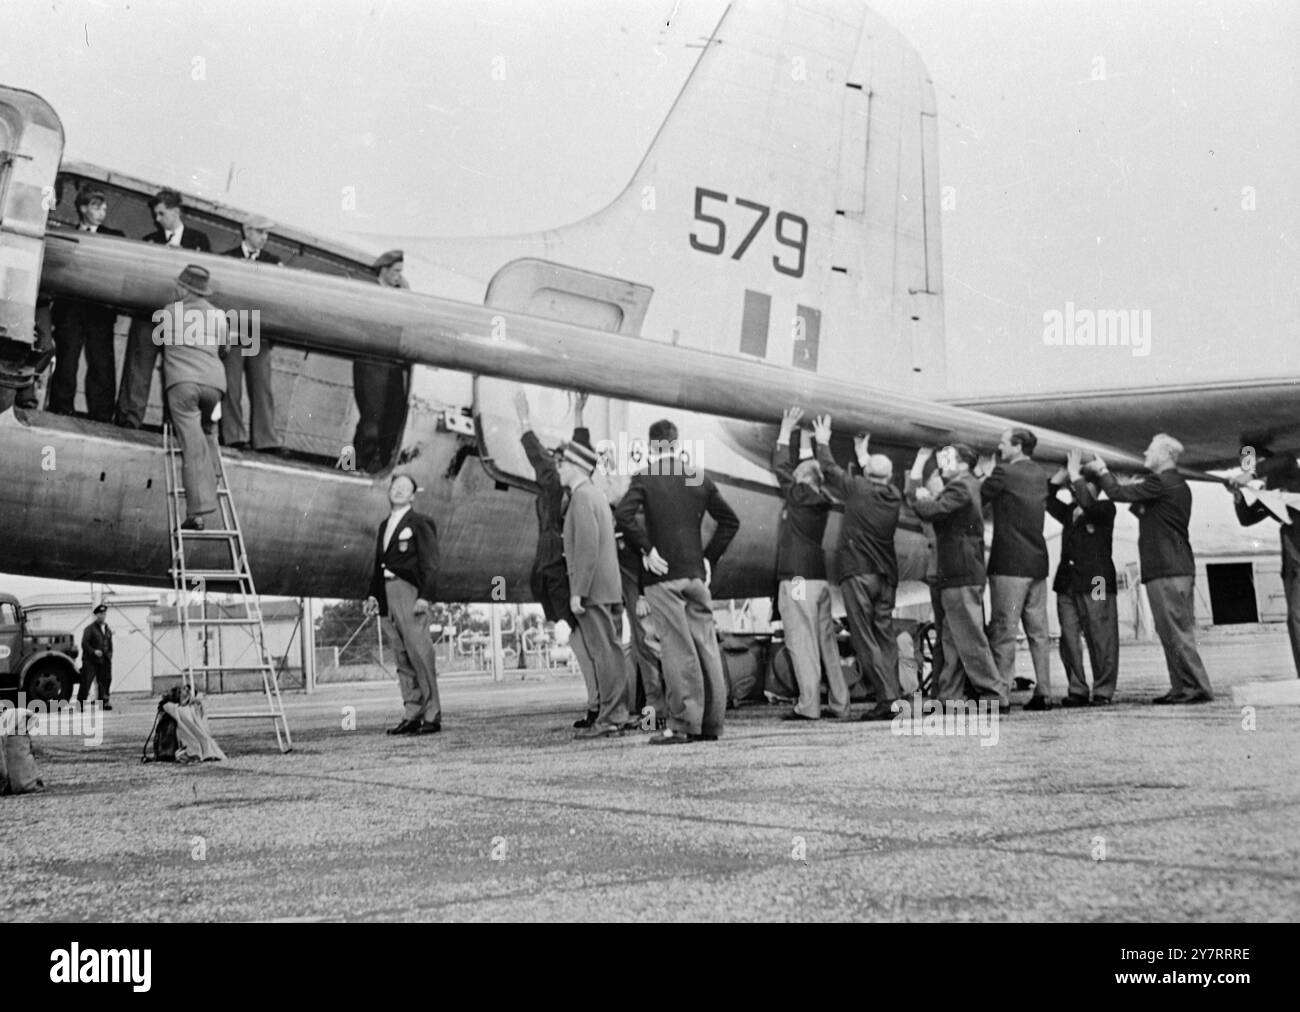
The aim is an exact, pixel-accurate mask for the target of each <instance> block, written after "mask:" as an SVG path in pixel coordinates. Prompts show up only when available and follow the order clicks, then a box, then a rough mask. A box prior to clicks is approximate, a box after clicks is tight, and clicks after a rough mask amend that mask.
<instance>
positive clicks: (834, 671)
mask: <svg viewBox="0 0 1300 1012" xmlns="http://www.w3.org/2000/svg"><path fill="white" fill-rule="evenodd" d="M777 604H778V607H779V608H780V609H781V625H782V626H783V628H784V629H785V648H786V650H788V651H789V652H790V663H791V666H793V668H794V677H795V681H796V682H798V684H799V701H798V702H797V703H795V707H794V709H795V712H796V713H798V714H800V715H801V716H804V717H808V718H810V719H812V720H818V719H820V717H821V715H822V692H821V686H822V676H823V675H825V677H826V700H827V704H828V705H829V707H830V711H831V713H833V714H834V715H835V716H836V717H847V716H848V715H849V686H848V683H847V682H846V681H845V680H844V669H843V668H842V667H840V650H839V647H838V646H837V645H836V643H835V619H834V617H833V616H832V615H831V586H830V584H829V583H827V582H826V581H825V580H807V579H804V578H803V577H796V578H795V579H793V580H782V581H781V585H780V587H779V588H778V590H777Z"/></svg>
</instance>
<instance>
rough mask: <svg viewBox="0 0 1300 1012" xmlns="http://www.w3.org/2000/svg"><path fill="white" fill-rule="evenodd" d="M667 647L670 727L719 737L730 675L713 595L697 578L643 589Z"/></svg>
mask: <svg viewBox="0 0 1300 1012" xmlns="http://www.w3.org/2000/svg"><path fill="white" fill-rule="evenodd" d="M645 596H646V600H647V601H649V602H650V609H651V611H652V612H653V613H654V617H655V625H656V626H657V627H658V629H659V642H660V644H661V647H662V650H663V655H662V656H663V673H664V694H665V696H666V701H667V703H668V727H669V728H670V729H671V730H673V731H680V732H683V733H686V734H714V735H718V736H719V737H721V735H722V725H723V719H724V716H725V714H726V710H727V678H726V675H725V674H724V673H723V668H722V652H721V651H720V650H719V649H718V636H717V631H716V629H715V627H714V623H713V600H712V598H711V597H710V596H709V588H708V587H707V586H706V585H705V583H704V581H703V580H701V579H699V578H698V577H689V578H682V579H677V580H665V581H663V582H661V583H652V584H651V585H650V586H648V587H647V588H646V590H645Z"/></svg>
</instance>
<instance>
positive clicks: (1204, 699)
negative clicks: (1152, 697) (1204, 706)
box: [1156, 692, 1214, 706]
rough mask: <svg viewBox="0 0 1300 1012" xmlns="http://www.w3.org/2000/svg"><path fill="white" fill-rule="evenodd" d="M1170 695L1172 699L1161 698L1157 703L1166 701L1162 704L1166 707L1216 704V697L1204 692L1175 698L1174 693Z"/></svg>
mask: <svg viewBox="0 0 1300 1012" xmlns="http://www.w3.org/2000/svg"><path fill="white" fill-rule="evenodd" d="M1170 695H1171V696H1172V698H1167V697H1165V696H1161V697H1160V699H1157V700H1156V702H1157V703H1160V702H1161V700H1164V702H1163V704H1162V705H1164V706H1190V705H1192V704H1194V703H1213V702H1214V697H1213V696H1209V695H1206V694H1205V693H1204V692H1196V693H1193V694H1192V695H1190V696H1173V694H1172V693H1171V694H1170Z"/></svg>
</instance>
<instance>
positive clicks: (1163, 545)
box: [1099, 468, 1196, 583]
mask: <svg viewBox="0 0 1300 1012" xmlns="http://www.w3.org/2000/svg"><path fill="white" fill-rule="evenodd" d="M1099 484H1100V485H1101V487H1102V488H1103V489H1105V490H1106V494H1107V495H1108V496H1110V498H1111V501H1112V502H1128V503H1132V504H1133V512H1134V513H1136V514H1137V518H1138V561H1139V563H1140V565H1141V566H1142V582H1143V583H1147V582H1149V581H1151V580H1159V579H1161V578H1162V577H1166V576H1195V575H1196V559H1195V557H1194V556H1193V555H1192V543H1191V541H1190V540H1189V539H1188V535H1187V527H1188V525H1189V524H1190V523H1191V521H1192V490H1191V489H1190V488H1188V487H1187V479H1186V478H1184V477H1183V476H1182V475H1181V474H1179V473H1178V472H1177V471H1176V470H1174V469H1173V468H1170V469H1169V470H1167V471H1161V472H1160V473H1159V474H1155V473H1153V472H1151V471H1148V472H1146V476H1145V477H1143V478H1141V479H1140V480H1138V481H1136V482H1126V483H1123V484H1121V483H1120V481H1119V479H1118V478H1116V477H1115V476H1114V475H1113V474H1111V473H1110V472H1109V471H1107V472H1106V473H1105V474H1103V475H1101V477H1100V479H1099Z"/></svg>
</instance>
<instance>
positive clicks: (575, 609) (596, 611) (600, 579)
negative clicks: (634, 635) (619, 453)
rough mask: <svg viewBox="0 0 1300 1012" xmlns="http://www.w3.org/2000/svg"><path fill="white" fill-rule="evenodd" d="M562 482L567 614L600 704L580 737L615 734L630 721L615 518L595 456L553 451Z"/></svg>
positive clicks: (564, 446) (571, 445)
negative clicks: (596, 477)
mask: <svg viewBox="0 0 1300 1012" xmlns="http://www.w3.org/2000/svg"><path fill="white" fill-rule="evenodd" d="M556 463H557V464H558V466H559V470H560V481H562V482H563V483H564V486H565V487H566V488H567V489H568V490H569V508H568V509H567V510H566V511H565V514H564V563H565V569H566V570H567V572H568V577H569V610H570V611H571V612H572V613H573V616H574V618H575V619H576V620H577V623H578V630H579V631H580V632H581V634H582V645H583V647H584V648H585V649H586V651H587V653H588V655H589V656H590V658H591V662H592V666H593V668H594V669H595V675H596V685H597V688H598V690H599V696H600V702H599V710H598V712H597V714H596V719H595V720H594V721H593V722H592V724H591V726H590V727H584V728H581V729H579V730H578V731H577V732H576V733H575V734H574V737H575V738H578V739H591V738H604V737H608V736H610V735H615V734H618V733H619V731H620V729H621V728H622V727H623V726H624V725H625V724H627V723H628V711H627V699H628V669H627V660H626V658H624V656H623V648H622V644H621V640H622V626H623V612H622V601H623V580H622V577H621V576H620V575H619V570H618V548H617V546H616V544H615V540H614V517H613V515H612V514H611V513H610V511H609V503H608V501H607V500H606V499H605V496H604V495H603V494H602V493H601V492H600V490H599V489H597V488H596V486H595V484H593V483H592V480H591V475H592V473H593V472H594V471H595V470H596V454H595V452H594V451H592V450H591V449H589V448H588V447H585V446H583V445H582V444H581V443H575V442H568V443H561V444H560V447H559V449H557V450H556Z"/></svg>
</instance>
